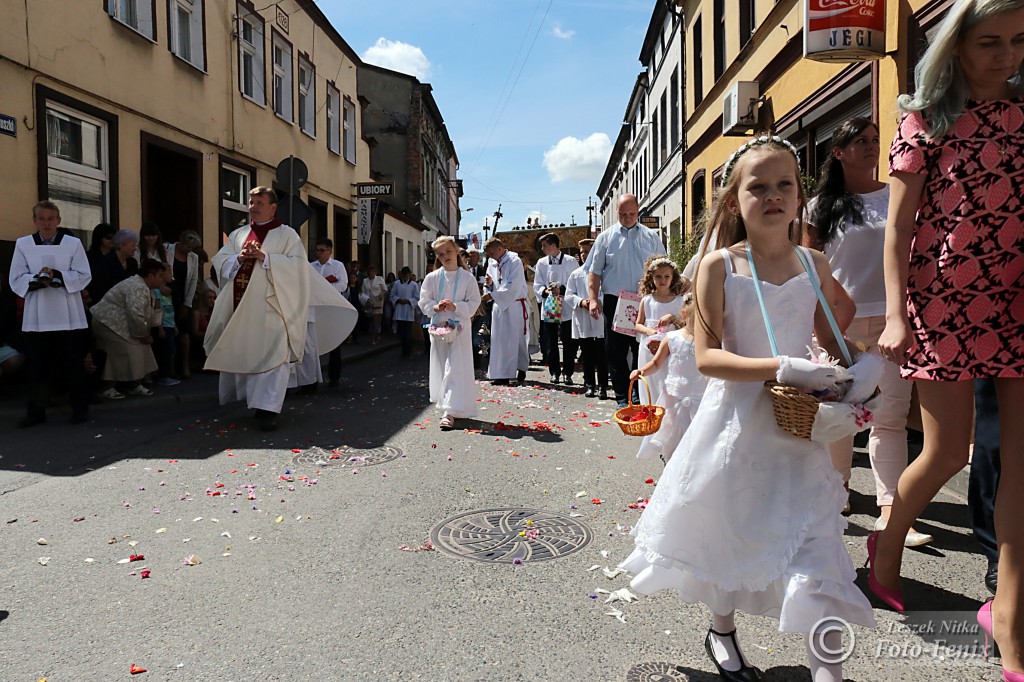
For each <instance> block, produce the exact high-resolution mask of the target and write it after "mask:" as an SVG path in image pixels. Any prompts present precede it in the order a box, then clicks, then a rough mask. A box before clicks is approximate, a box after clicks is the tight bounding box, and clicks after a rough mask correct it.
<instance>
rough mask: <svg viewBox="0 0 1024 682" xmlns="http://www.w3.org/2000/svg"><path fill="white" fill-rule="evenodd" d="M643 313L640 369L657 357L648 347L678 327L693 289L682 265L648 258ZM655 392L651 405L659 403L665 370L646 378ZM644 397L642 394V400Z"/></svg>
mask: <svg viewBox="0 0 1024 682" xmlns="http://www.w3.org/2000/svg"><path fill="white" fill-rule="evenodd" d="M639 286H640V293H641V294H644V297H643V298H642V299H641V300H640V311H639V312H638V313H637V316H636V336H637V340H638V341H639V342H640V355H639V356H638V358H637V362H638V366H639V365H645V364H647V363H648V362H650V361H651V358H653V357H654V351H652V350H651V349H650V348H648V346H649V345H655V346H656V344H657V343H658V342H660V341H661V339H662V338H664V335H665V333H666V332H669V331H672V330H673V329H675V328H676V325H675V321H676V318H677V317H679V314H680V312H681V311H682V309H683V294H684V293H686V292H687V291H689V290H690V282H689V280H686V279H684V278H683V275H682V273H681V272H679V266H678V265H676V264H675V263H674V262H673V261H672V260H671V259H669V258H666V257H665V256H654V257H653V258H648V259H647V262H646V263H645V264H644V277H643V279H642V280H640V283H639ZM644 378H645V379H647V386H648V387H649V388H650V390H651V398H650V402H651V403H654V404H657V402H658V398H659V397H660V396H661V392H662V390H663V388H664V384H665V370H664V369H660V370H657V371H655V372H652V373H648V374H645V375H644ZM643 398H644V396H643V393H642V392H641V395H640V400H641V401H642V400H643Z"/></svg>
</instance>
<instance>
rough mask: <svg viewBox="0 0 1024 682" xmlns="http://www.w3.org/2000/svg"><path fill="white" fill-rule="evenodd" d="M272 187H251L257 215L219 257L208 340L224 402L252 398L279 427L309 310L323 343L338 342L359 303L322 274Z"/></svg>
mask: <svg viewBox="0 0 1024 682" xmlns="http://www.w3.org/2000/svg"><path fill="white" fill-rule="evenodd" d="M276 212H277V195H276V194H275V193H274V190H272V189H271V188H269V187H256V188H254V189H252V190H251V191H250V192H249V215H250V217H251V218H252V222H251V223H250V224H249V225H246V226H244V227H240V228H238V229H237V230H235V231H234V232H232V233H231V235H230V236H229V237H228V241H227V243H226V244H225V245H224V246H223V247H222V248H221V250H220V251H218V252H217V254H216V255H215V256H214V257H213V259H212V260H211V264H212V266H213V268H214V270H215V271H216V272H217V275H218V281H219V282H221V295H220V296H218V297H217V303H216V305H215V306H214V308H213V315H212V316H211V317H210V325H209V327H208V328H207V330H206V339H205V340H204V343H203V346H204V347H205V349H206V353H207V360H206V368H207V369H210V370H215V371H218V372H220V373H221V375H220V402H221V404H224V403H227V402H230V401H232V400H242V399H244V400H245V401H246V402H247V404H248V406H249V407H250V408H252V409H255V410H256V419H257V421H258V423H259V425H260V428H262V429H263V430H266V431H272V430H274V429H276V428H277V415H278V414H280V412H281V407H282V406H283V404H284V397H285V392H286V391H287V389H288V377H289V374H290V368H291V365H292V364H293V363H297V362H301V361H302V358H303V357H304V355H305V345H306V330H307V315H308V310H309V307H310V306H313V307H315V308H316V309H317V310H316V320H317V324H316V334H317V337H318V338H317V345H318V346H319V347H320V348H334V347H335V346H337V345H338V344H340V343H341V341H342V339H344V338H345V337H346V336H347V335H348V333H349V332H350V331H351V330H352V327H353V326H355V323H356V312H355V309H354V308H352V306H351V305H350V304H349V303H348V301H345V300H344V299H343V298H342V297H341V296H338V292H337V291H335V290H334V289H333V288H331V285H330V284H328V283H327V280H325V279H324V278H322V277H315V276H311V275H314V274H315V273H313V271H312V269H311V268H310V266H309V261H308V260H307V259H306V250H305V248H303V246H302V241H301V240H300V239H299V235H298V233H296V232H295V230H293V229H292V228H290V227H289V226H287V225H285V224H283V223H282V222H281V221H280V220H279V219H277V217H276V215H275V214H276Z"/></svg>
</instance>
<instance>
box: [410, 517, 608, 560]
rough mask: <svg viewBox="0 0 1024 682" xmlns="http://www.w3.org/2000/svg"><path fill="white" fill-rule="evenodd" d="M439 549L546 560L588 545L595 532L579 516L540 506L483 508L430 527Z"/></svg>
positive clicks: (494, 557) (475, 555) (464, 554)
mask: <svg viewBox="0 0 1024 682" xmlns="http://www.w3.org/2000/svg"><path fill="white" fill-rule="evenodd" d="M430 538H431V540H433V542H434V547H436V548H437V549H438V550H440V551H442V552H444V553H446V554H451V555H452V556H457V557H461V558H463V559H475V560H477V561H487V562H490V563H498V564H511V563H515V561H516V559H520V560H522V561H544V560H547V559H557V558H559V557H563V556H566V555H568V554H572V553H573V552H577V551H579V550H581V549H583V548H584V547H586V546H587V545H588V544H589V543H590V540H591V539H592V538H593V534H592V533H591V531H590V528H588V527H587V526H585V525H583V524H582V523H580V522H579V521H577V520H576V519H572V518H569V517H567V516H563V515H562V514H556V513H554V512H548V511H540V510H537V509H520V508H512V509H484V510H477V511H471V512H466V513H465V514H459V515H458V516H453V517H452V518H450V519H448V520H446V521H442V522H441V523H440V524H438V525H437V526H435V527H434V529H433V530H432V531H430Z"/></svg>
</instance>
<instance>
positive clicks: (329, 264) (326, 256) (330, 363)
mask: <svg viewBox="0 0 1024 682" xmlns="http://www.w3.org/2000/svg"><path fill="white" fill-rule="evenodd" d="M333 255H334V242H332V241H331V240H330V239H327V238H326V237H325V238H323V239H318V240H317V241H316V260H315V261H313V262H312V263H310V265H312V266H313V269H314V270H316V271H317V272H319V273H320V275H321V276H322V277H323V278H324V279H326V280H327V281H328V282H329V283H330V285H331V286H332V287H334V288H335V290H336V291H337V292H338V293H339V294H341V295H342V296H344V295H345V292H346V291H347V290H348V272H346V270H345V265H344V264H343V263H342V262H341V261H338V260H335V259H334V258H332V257H331V256H333ZM357 324H358V323H357ZM327 381H328V386H337V385H338V383H339V382H340V381H341V346H338V347H337V348H335V349H334V350H332V351H331V352H330V353H328V354H327Z"/></svg>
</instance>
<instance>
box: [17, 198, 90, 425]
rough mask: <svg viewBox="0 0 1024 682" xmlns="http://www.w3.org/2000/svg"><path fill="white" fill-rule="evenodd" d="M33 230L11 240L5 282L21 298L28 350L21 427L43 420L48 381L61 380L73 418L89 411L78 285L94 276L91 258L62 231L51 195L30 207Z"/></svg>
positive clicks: (84, 323) (85, 325)
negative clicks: (8, 283)
mask: <svg viewBox="0 0 1024 682" xmlns="http://www.w3.org/2000/svg"><path fill="white" fill-rule="evenodd" d="M32 224H33V226H34V227H35V228H36V231H35V232H34V233H33V234H30V235H28V236H27V237H21V238H20V239H18V241H17V242H15V245H14V256H13V257H12V259H11V270H10V276H9V282H10V285H11V290H12V291H14V293H16V294H17V295H18V296H21V297H22V298H24V299H25V310H24V315H23V317H22V325H21V329H22V331H23V332H25V344H26V351H27V355H28V374H29V390H28V410H27V414H26V416H25V418H24V419H22V420H21V421H20V422H18V426H20V427H23V428H24V427H29V426H35V425H36V424H41V423H43V422H45V421H46V405H47V403H48V402H49V394H50V385H51V383H53V382H54V381H56V380H58V379H59V380H60V381H63V382H64V383H65V385H66V387H67V389H68V392H69V394H70V399H71V423H73V424H76V423H81V422H84V421H86V420H87V419H88V415H89V389H88V386H87V385H86V376H85V353H86V345H85V342H84V340H85V335H86V334H88V331H86V330H88V328H89V322H88V319H87V318H86V316H85V306H84V305H83V304H82V290H83V289H85V287H86V285H88V284H89V282H90V281H91V280H92V273H91V271H90V269H89V259H88V257H87V256H86V255H85V248H83V246H82V242H81V241H79V239H78V238H77V237H73V236H72V235H70V234H68V233H66V232H62V231H60V230H59V229H58V227H57V226H58V225H60V208H58V206H57V204H55V203H53V202H52V201H41V202H39V203H38V204H36V205H35V206H34V207H32Z"/></svg>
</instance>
